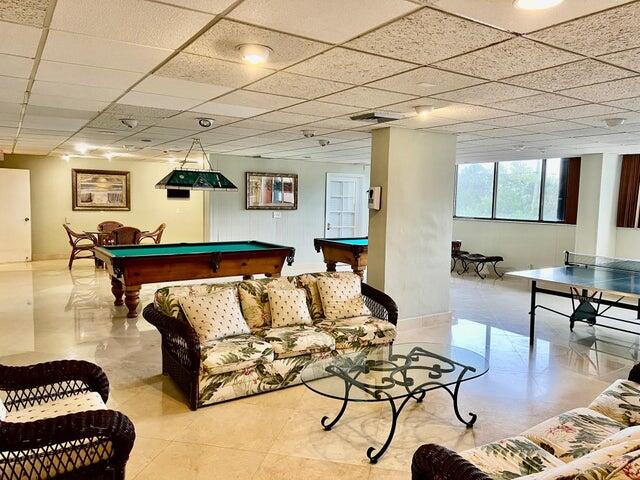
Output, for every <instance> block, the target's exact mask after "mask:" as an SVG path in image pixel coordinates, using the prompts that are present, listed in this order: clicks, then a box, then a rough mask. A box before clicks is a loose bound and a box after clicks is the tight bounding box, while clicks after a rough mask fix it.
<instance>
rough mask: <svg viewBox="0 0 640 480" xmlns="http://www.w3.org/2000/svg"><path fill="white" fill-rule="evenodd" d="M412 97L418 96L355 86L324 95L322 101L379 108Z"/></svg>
mask: <svg viewBox="0 0 640 480" xmlns="http://www.w3.org/2000/svg"><path fill="white" fill-rule="evenodd" d="M412 98H416V97H415V96H413V95H407V94H404V93H396V92H389V91H387V90H377V89H375V88H368V87H355V88H352V89H351V90H344V91H342V92H338V93H333V94H331V95H328V96H326V97H323V98H322V101H324V102H329V103H337V104H340V105H351V106H354V107H362V108H377V107H381V106H382V105H390V104H393V103H399V102H406V101H408V100H411V99H412Z"/></svg>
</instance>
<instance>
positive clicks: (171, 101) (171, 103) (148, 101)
mask: <svg viewBox="0 0 640 480" xmlns="http://www.w3.org/2000/svg"><path fill="white" fill-rule="evenodd" d="M118 101H119V102H121V103H126V104H127V105H137V106H140V107H156V108H167V109H171V110H189V109H190V108H191V107H194V106H196V105H198V104H199V103H201V100H195V99H193V98H180V97H170V96H167V95H156V94H155V93H143V92H133V91H132V92H128V93H126V94H125V95H124V96H123V97H122V98H120V99H119V100H118Z"/></svg>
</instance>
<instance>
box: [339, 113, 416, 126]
mask: <svg viewBox="0 0 640 480" xmlns="http://www.w3.org/2000/svg"><path fill="white" fill-rule="evenodd" d="M401 118H404V115H402V114H401V113H391V112H367V113H361V114H359V115H354V116H353V117H351V120H359V121H361V122H369V123H385V122H392V121H394V120H400V119H401Z"/></svg>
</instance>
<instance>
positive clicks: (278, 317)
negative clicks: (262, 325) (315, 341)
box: [267, 288, 311, 328]
mask: <svg viewBox="0 0 640 480" xmlns="http://www.w3.org/2000/svg"><path fill="white" fill-rule="evenodd" d="M267 291H268V294H269V308H270V309H271V326H272V327H274V328H277V327H288V326H291V325H311V315H310V314H309V309H308V308H307V294H306V292H305V291H304V289H302V288H296V289H293V290H289V289H288V290H277V289H275V288H269V289H267Z"/></svg>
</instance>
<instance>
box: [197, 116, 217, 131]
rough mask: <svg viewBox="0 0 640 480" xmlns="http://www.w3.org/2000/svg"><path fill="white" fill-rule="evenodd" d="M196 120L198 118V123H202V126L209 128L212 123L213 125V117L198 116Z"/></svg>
mask: <svg viewBox="0 0 640 480" xmlns="http://www.w3.org/2000/svg"><path fill="white" fill-rule="evenodd" d="M196 120H198V125H200V126H201V127H202V128H209V127H210V126H211V125H213V118H206V117H200V118H196Z"/></svg>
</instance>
